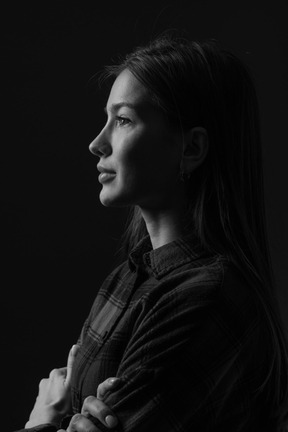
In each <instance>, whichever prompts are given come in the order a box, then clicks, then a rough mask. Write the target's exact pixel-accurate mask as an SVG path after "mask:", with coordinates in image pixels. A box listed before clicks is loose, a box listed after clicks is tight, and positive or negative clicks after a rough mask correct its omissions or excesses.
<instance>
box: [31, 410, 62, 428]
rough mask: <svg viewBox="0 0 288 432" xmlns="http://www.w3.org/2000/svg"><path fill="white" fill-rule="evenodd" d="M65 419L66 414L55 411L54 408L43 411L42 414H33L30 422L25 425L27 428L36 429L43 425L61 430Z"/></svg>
mask: <svg viewBox="0 0 288 432" xmlns="http://www.w3.org/2000/svg"><path fill="white" fill-rule="evenodd" d="M64 417H65V415H64V414H62V413H59V412H57V411H55V410H54V409H53V408H50V409H46V410H45V411H44V412H43V410H42V411H41V413H35V412H34V413H33V412H32V413H31V415H30V418H29V420H28V422H27V423H26V424H25V428H31V427H36V426H40V425H43V424H45V425H46V424H47V425H51V426H54V427H55V428H59V427H60V424H61V421H62V420H63V418H64Z"/></svg>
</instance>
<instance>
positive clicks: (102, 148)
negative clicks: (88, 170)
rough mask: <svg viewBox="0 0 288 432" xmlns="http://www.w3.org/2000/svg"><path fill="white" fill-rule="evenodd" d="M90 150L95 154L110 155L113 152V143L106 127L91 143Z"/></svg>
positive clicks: (100, 155) (99, 155)
mask: <svg viewBox="0 0 288 432" xmlns="http://www.w3.org/2000/svg"><path fill="white" fill-rule="evenodd" d="M89 150H90V151H91V153H93V154H94V155H95V156H98V157H99V158H100V157H103V156H109V154H110V153H112V150H111V145H110V143H109V140H108V138H107V136H106V133H105V128H104V129H102V131H101V132H100V134H99V135H97V137H96V138H95V139H94V140H93V141H92V142H91V143H90V144H89Z"/></svg>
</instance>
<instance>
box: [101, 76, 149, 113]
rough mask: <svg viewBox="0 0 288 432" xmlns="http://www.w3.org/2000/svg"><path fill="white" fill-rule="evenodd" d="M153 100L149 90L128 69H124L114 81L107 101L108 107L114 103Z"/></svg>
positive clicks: (136, 103)
mask: <svg viewBox="0 0 288 432" xmlns="http://www.w3.org/2000/svg"><path fill="white" fill-rule="evenodd" d="M149 101H150V102H151V98H150V97H149V93H148V90H147V89H146V88H145V87H144V85H143V84H142V83H141V82H140V81H139V80H138V79H137V78H136V77H135V76H134V75H133V74H132V73H131V72H130V71H129V70H128V69H124V70H123V71H122V72H121V73H120V74H119V75H118V77H117V78H116V80H115V81H114V84H113V85H112V88H111V91H110V95H109V98H108V101H107V108H108V109H109V107H110V106H112V105H114V104H121V103H128V104H135V105H139V104H144V103H145V102H149Z"/></svg>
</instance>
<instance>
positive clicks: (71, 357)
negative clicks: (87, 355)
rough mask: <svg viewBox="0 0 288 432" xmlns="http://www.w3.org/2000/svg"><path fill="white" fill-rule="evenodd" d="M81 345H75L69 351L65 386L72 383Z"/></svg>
mask: <svg viewBox="0 0 288 432" xmlns="http://www.w3.org/2000/svg"><path fill="white" fill-rule="evenodd" d="M79 348H80V347H79V345H73V346H72V348H71V350H70V351H69V355H68V360H67V375H66V379H65V386H69V385H70V381H71V375H72V368H73V364H74V361H75V358H76V356H77V353H78V351H79Z"/></svg>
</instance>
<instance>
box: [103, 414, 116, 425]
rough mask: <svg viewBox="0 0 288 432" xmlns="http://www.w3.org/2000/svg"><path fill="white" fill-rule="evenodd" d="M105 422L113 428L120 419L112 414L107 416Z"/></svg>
mask: <svg viewBox="0 0 288 432" xmlns="http://www.w3.org/2000/svg"><path fill="white" fill-rule="evenodd" d="M105 422H106V424H107V426H109V427H111V428H113V427H115V426H116V425H117V424H118V420H117V418H116V417H113V416H112V415H107V416H106V417H105Z"/></svg>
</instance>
